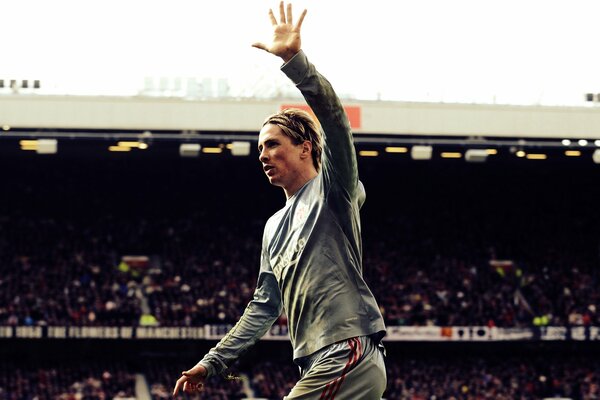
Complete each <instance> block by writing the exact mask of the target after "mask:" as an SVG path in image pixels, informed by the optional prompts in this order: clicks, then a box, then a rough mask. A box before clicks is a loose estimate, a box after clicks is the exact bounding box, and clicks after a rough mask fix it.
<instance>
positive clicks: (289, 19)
mask: <svg viewBox="0 0 600 400" xmlns="http://www.w3.org/2000/svg"><path fill="white" fill-rule="evenodd" d="M287 23H288V24H290V25H292V24H293V23H294V18H293V17H292V3H288V5H287Z"/></svg>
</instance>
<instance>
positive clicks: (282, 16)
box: [279, 1, 285, 24]
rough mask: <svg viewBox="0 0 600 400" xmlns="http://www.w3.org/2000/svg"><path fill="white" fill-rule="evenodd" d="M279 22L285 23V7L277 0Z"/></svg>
mask: <svg viewBox="0 0 600 400" xmlns="http://www.w3.org/2000/svg"><path fill="white" fill-rule="evenodd" d="M279 22H281V23H282V24H285V7H284V5H283V1H280V2H279Z"/></svg>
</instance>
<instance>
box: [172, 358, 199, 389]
mask: <svg viewBox="0 0 600 400" xmlns="http://www.w3.org/2000/svg"><path fill="white" fill-rule="evenodd" d="M204 379H206V368H204V367H203V366H202V365H199V364H197V365H196V366H195V367H194V368H192V369H190V370H188V371H183V372H182V373H181V377H180V378H179V379H177V383H176V384H175V388H174V389H173V397H175V396H177V394H178V393H179V391H180V390H182V389H183V391H184V392H186V393H190V394H191V393H196V392H201V391H202V386H203V385H204Z"/></svg>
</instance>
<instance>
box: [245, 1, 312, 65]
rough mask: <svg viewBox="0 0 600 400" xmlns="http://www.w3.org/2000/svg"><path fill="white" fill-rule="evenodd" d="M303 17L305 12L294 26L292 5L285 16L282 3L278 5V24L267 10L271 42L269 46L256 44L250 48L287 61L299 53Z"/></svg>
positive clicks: (271, 12)
mask: <svg viewBox="0 0 600 400" xmlns="http://www.w3.org/2000/svg"><path fill="white" fill-rule="evenodd" d="M305 15H306V10H304V11H303V12H302V14H301V15H300V18H299V19H298V22H297V23H296V25H294V21H293V17H292V4H291V3H289V4H288V5H287V15H286V12H285V6H284V4H283V1H282V2H281V3H279V22H278V21H277V19H276V18H275V15H274V14H273V10H271V9H269V18H270V19H271V24H272V25H273V42H272V43H271V44H270V45H266V44H264V43H259V42H257V43H254V44H253V45H252V46H253V47H256V48H258V49H262V50H265V51H267V52H269V53H271V54H274V55H276V56H278V57H281V58H282V59H283V61H284V62H287V61H289V60H290V59H291V58H292V57H293V56H294V55H295V54H296V53H297V52H299V51H300V28H301V26H302V21H304V16H305Z"/></svg>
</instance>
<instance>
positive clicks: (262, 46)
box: [252, 42, 269, 51]
mask: <svg viewBox="0 0 600 400" xmlns="http://www.w3.org/2000/svg"><path fill="white" fill-rule="evenodd" d="M252 47H256V48H257V49H261V50H264V51H269V50H268V49H267V46H266V45H265V44H264V43H260V42H256V43H252Z"/></svg>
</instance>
